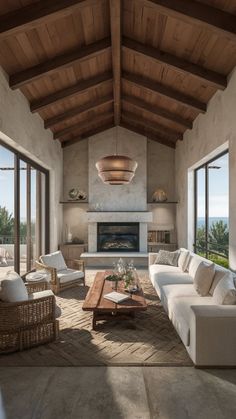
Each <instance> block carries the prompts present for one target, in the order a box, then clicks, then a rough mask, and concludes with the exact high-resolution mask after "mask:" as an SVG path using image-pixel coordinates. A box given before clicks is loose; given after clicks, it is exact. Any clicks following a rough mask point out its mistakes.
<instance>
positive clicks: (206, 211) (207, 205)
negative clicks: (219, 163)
mask: <svg viewBox="0 0 236 419" xmlns="http://www.w3.org/2000/svg"><path fill="white" fill-rule="evenodd" d="M205 215H206V218H205V249H206V257H207V258H208V251H209V249H208V238H209V175H208V164H206V166H205Z"/></svg>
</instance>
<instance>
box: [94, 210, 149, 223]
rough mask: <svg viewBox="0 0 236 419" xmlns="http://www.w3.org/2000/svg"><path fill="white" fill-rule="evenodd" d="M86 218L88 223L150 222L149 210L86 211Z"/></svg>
mask: <svg viewBox="0 0 236 419" xmlns="http://www.w3.org/2000/svg"><path fill="white" fill-rule="evenodd" d="M87 219H88V222H89V223H100V222H110V221H117V222H139V223H151V222H152V212H151V211H88V212H87Z"/></svg>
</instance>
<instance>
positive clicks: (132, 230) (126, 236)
mask: <svg viewBox="0 0 236 419" xmlns="http://www.w3.org/2000/svg"><path fill="white" fill-rule="evenodd" d="M97 249H98V252H138V251H139V223H98V231H97Z"/></svg>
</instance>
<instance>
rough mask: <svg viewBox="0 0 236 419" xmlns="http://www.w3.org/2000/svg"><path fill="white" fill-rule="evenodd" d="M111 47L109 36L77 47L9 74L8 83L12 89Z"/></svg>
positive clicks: (87, 58) (94, 55)
mask: <svg viewBox="0 0 236 419" xmlns="http://www.w3.org/2000/svg"><path fill="white" fill-rule="evenodd" d="M110 47H111V40H110V37H108V38H105V39H102V40H100V41H97V42H94V43H93V44H90V45H86V46H84V47H82V48H79V49H78V48H77V49H76V50H75V51H73V52H70V53H67V54H64V55H60V56H58V57H54V58H52V59H50V60H48V61H46V62H44V63H41V64H38V65H36V66H34V67H31V68H28V69H26V70H23V71H20V72H19V73H16V74H13V75H11V76H10V80H9V85H10V87H11V88H12V89H17V88H19V87H22V86H24V85H26V84H28V83H32V82H34V81H35V80H38V79H39V78H40V77H43V76H49V75H51V74H52V73H54V72H55V71H58V70H61V69H63V68H67V67H70V66H71V65H73V64H75V63H78V62H83V61H85V60H89V59H91V58H94V57H96V56H98V55H99V54H101V53H103V52H104V51H107V50H108V49H109V48H110Z"/></svg>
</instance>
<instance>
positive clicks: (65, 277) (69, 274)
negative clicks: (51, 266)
mask: <svg viewBox="0 0 236 419" xmlns="http://www.w3.org/2000/svg"><path fill="white" fill-rule="evenodd" d="M57 276H58V278H59V281H60V283H61V284H65V283H66V282H70V281H75V280H77V279H82V278H83V277H84V272H82V271H75V270H74V269H69V268H67V269H62V270H61V271H58V272H57Z"/></svg>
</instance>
